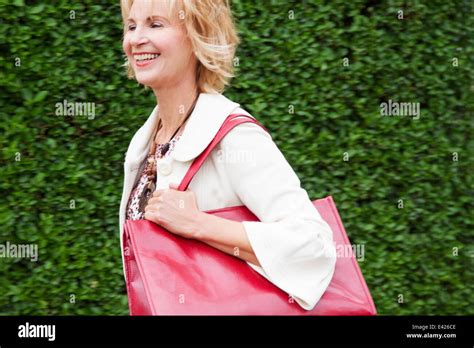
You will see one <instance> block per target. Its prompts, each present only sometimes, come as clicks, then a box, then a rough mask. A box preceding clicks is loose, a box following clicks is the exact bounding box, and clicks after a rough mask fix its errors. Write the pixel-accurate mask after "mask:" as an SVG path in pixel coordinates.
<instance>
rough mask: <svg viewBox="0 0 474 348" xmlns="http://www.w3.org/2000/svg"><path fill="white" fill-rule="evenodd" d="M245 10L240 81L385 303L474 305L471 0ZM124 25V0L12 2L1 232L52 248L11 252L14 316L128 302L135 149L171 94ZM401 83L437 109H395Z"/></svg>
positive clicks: (0, 16)
mask: <svg viewBox="0 0 474 348" xmlns="http://www.w3.org/2000/svg"><path fill="white" fill-rule="evenodd" d="M72 10H73V11H75V19H71V18H70V15H71V12H70V11H72ZM233 10H234V13H235V17H236V22H237V25H238V28H239V32H240V36H241V39H242V45H241V46H240V48H239V50H238V57H239V64H240V65H239V68H238V74H237V77H236V78H235V79H234V81H233V84H232V87H231V88H229V89H228V90H227V91H226V92H225V94H226V95H227V96H228V97H229V98H231V99H233V100H235V101H237V102H239V103H240V104H241V105H242V106H243V107H244V108H246V109H247V110H248V111H249V112H251V113H252V114H253V115H254V116H256V117H257V118H258V119H259V120H260V121H261V122H262V123H263V124H264V125H265V126H266V127H267V128H268V129H269V130H270V131H271V133H272V135H273V138H274V140H275V141H276V143H277V144H278V146H279V147H280V149H281V150H282V152H283V153H284V154H285V156H286V157H287V159H288V161H289V162H290V163H291V165H292V166H293V168H294V169H295V171H296V172H297V174H298V175H299V177H300V178H301V181H302V185H303V187H305V188H306V189H307V190H308V192H309V194H310V196H311V197H312V198H314V199H315V198H320V197H324V196H326V195H333V196H334V199H335V201H336V204H337V206H338V208H339V211H340V214H341V217H342V220H343V222H344V224H345V227H346V230H347V232H348V234H349V237H350V238H351V241H352V242H353V243H357V244H364V246H365V252H366V253H365V259H364V261H363V262H360V266H361V268H362V272H363V274H364V276H365V279H366V281H367V283H368V285H369V288H370V289H371V292H372V295H373V298H374V301H375V304H376V306H377V309H378V312H379V314H384V315H388V314H392V315H415V314H427V315H433V314H471V315H472V314H474V305H473V304H474V303H473V301H474V300H473V299H474V296H473V291H472V290H473V289H472V285H473V284H474V277H473V273H472V270H473V260H474V258H473V257H471V256H472V255H474V248H473V241H474V236H473V227H474V226H473V218H472V216H473V215H472V212H473V190H472V188H473V176H472V172H473V169H474V168H473V162H472V155H473V151H472V150H473V140H472V135H473V134H472V130H473V127H472V126H473V102H474V98H473V97H472V92H473V83H472V76H473V64H472V63H473V62H472V59H473V56H474V54H473V53H474V52H473V42H472V38H473V37H474V36H473V32H472V28H474V25H473V18H474V16H473V15H472V12H473V6H472V2H471V1H438V0H436V1H370V0H364V1H361V0H357V1H343V0H337V1H331V2H329V1H316V0H314V1H309V0H307V1H283V0H279V1H270V0H267V1H263V0H262V1H259V2H258V3H255V2H253V1H250V0H234V1H233ZM399 10H403V12H404V19H403V20H400V19H398V18H397V16H398V11H399ZM289 11H293V12H289ZM291 14H294V19H290V18H289V16H290V15H291ZM121 28H122V24H121V18H120V8H119V4H118V1H112V0H100V1H91V0H84V1H80V2H79V1H66V0H56V1H49V2H46V1H42V2H36V1H27V0H15V1H5V0H0V52H1V57H0V88H1V93H0V120H1V122H0V128H1V131H0V134H1V137H0V145H1V150H2V151H1V157H0V161H1V172H0V173H1V174H0V175H1V177H0V182H1V198H0V199H1V201H0V202H1V205H0V224H1V229H0V243H5V242H6V241H9V242H10V243H37V244H38V246H39V261H38V262H36V263H34V262H30V261H29V260H28V259H11V258H10V259H6V258H3V259H0V279H1V280H0V284H1V290H0V314H3V315H19V314H22V315H26V314H36V315H54V314H60V315H86V314H87V315H96V314H97V315H99V314H110V315H126V314H128V307H127V298H126V293H125V287H124V282H123V278H122V270H121V259H120V248H119V234H118V209H119V200H120V197H121V193H122V184H123V160H124V153H125V151H126V149H127V146H128V143H129V141H130V139H131V137H132V135H133V134H134V132H135V131H136V130H137V129H138V128H139V127H140V126H141V125H142V124H143V122H144V121H145V119H146V118H147V117H148V115H149V113H150V111H151V110H152V108H153V107H154V102H155V99H154V96H153V94H152V93H151V91H149V90H146V89H144V88H142V87H140V86H138V85H137V83H136V82H135V81H132V80H128V79H127V78H126V76H125V72H124V70H123V68H122V67H121V65H122V63H123V53H122V51H121V35H122V32H121V30H122V29H121ZM16 58H20V59H21V66H19V67H18V66H15V59H16ZM343 58H349V66H344V65H343ZM453 58H457V59H458V62H459V64H458V66H453ZM64 99H66V100H68V101H73V102H93V103H95V104H96V117H95V118H94V119H87V118H85V117H82V118H81V117H61V116H56V115H55V104H56V103H57V102H62V101H63V100H64ZM389 99H391V100H394V101H400V102H419V103H420V104H421V118H420V119H419V120H413V119H412V118H410V117H381V116H380V103H381V102H384V101H387V100H389ZM290 106H292V107H294V113H290V112H289V108H290ZM18 152H19V153H20V154H21V161H15V155H16V154H17V153H18ZM454 152H456V153H457V154H458V156H459V159H458V161H453V153H454ZM344 153H347V154H348V155H349V160H348V161H344V160H343V159H344V157H343V156H344ZM400 199H402V200H403V202H404V208H403V209H399V208H398V201H399V200H400ZM70 200H74V201H75V206H76V207H75V209H70ZM453 248H457V249H453ZM455 250H457V251H458V253H457V255H456V252H455ZM71 295H74V296H75V303H71V302H70V299H71ZM400 295H403V303H400V301H399V300H400V297H399V296H400Z"/></svg>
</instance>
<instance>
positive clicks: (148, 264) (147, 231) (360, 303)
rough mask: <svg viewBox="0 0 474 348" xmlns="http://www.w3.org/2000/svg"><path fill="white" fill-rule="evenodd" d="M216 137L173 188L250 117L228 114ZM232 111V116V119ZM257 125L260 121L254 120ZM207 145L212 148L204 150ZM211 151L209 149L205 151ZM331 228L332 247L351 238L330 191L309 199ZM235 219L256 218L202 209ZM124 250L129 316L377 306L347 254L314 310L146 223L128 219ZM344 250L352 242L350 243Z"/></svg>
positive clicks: (359, 310)
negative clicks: (314, 199) (328, 194)
mask: <svg viewBox="0 0 474 348" xmlns="http://www.w3.org/2000/svg"><path fill="white" fill-rule="evenodd" d="M231 116H232V117H229V119H230V120H233V122H234V123H233V124H230V123H227V122H225V123H224V125H223V126H222V127H221V129H220V130H219V132H218V134H217V136H216V138H215V139H214V140H216V139H218V140H217V141H213V142H211V144H210V145H209V147H208V148H207V149H206V151H205V152H204V153H203V154H201V155H200V156H199V157H198V158H197V159H196V160H195V161H194V162H193V164H192V166H191V168H190V170H189V171H188V173H187V175H186V176H185V178H184V179H183V181H182V182H181V185H180V186H179V189H181V190H183V189H186V187H187V186H188V184H189V182H190V180H191V179H192V176H193V175H194V174H195V173H196V172H197V170H198V169H199V167H200V165H201V164H202V163H203V161H204V160H202V161H200V159H202V158H204V159H205V157H206V156H207V155H208V154H209V153H210V151H211V150H212V148H213V146H215V145H216V144H217V143H218V142H219V140H220V138H221V137H222V136H223V135H225V133H226V132H228V131H229V130H230V129H232V128H233V127H235V125H237V124H240V123H242V122H249V121H250V122H254V123H256V121H254V120H251V119H250V118H248V117H244V118H242V117H238V116H240V115H231ZM234 116H235V117H234ZM257 124H258V123H257ZM209 149H211V150H209ZM208 150H209V151H208ZM313 204H314V206H315V209H317V210H318V211H319V213H320V214H321V216H322V218H323V219H324V220H325V221H326V222H327V223H328V224H329V225H330V227H331V229H332V231H333V238H334V242H335V243H336V246H341V247H343V248H344V249H345V248H346V247H349V245H350V242H349V239H348V237H347V234H346V232H345V230H344V227H343V225H342V222H341V219H340V217H339V214H338V212H337V209H336V206H335V204H334V201H333V199H332V197H331V196H329V197H326V198H324V199H319V200H316V201H313ZM206 213H208V214H214V215H217V216H220V217H223V218H226V219H230V220H234V221H258V219H257V217H256V216H255V215H254V214H253V213H252V212H251V211H250V210H249V209H247V208H246V207H245V206H238V207H228V208H223V209H217V210H212V211H207V212H206ZM124 233H125V235H124V238H123V248H124V255H125V268H126V274H127V279H126V282H127V292H128V298H129V309H130V314H131V315H375V314H376V309H375V306H374V303H373V301H372V298H371V295H370V292H369V289H368V288H367V284H366V283H365V280H364V278H363V276H362V273H361V271H360V268H359V265H358V263H357V261H356V259H355V258H354V256H353V255H349V257H348V256H347V255H344V256H346V257H338V258H337V261H336V269H335V273H334V276H333V278H332V281H331V283H330V285H329V287H328V288H327V290H326V292H325V293H324V295H323V296H322V297H321V299H320V301H319V302H318V304H317V305H316V306H315V308H314V309H312V310H310V311H306V310H304V309H303V308H301V307H300V306H299V305H298V304H297V303H296V301H289V296H288V294H286V293H285V292H284V291H282V290H281V289H279V288H278V287H276V286H275V285H274V284H272V283H271V282H269V281H268V280H267V279H265V278H264V277H263V276H261V275H260V274H259V273H257V272H256V271H254V270H253V269H252V268H251V267H250V266H249V265H248V264H247V263H246V262H244V261H242V260H240V259H238V258H237V257H234V256H231V255H227V254H225V253H223V252H221V251H219V250H217V249H215V248H213V247H211V246H209V245H207V244H204V243H202V242H200V241H196V240H190V239H185V238H182V237H180V236H177V235H175V234H172V233H170V232H168V231H166V230H165V229H163V228H162V227H160V226H158V225H156V224H154V223H153V222H150V221H147V220H138V221H131V220H127V221H126V222H125V226H124ZM349 248H350V247H349Z"/></svg>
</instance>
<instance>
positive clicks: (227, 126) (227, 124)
mask: <svg viewBox="0 0 474 348" xmlns="http://www.w3.org/2000/svg"><path fill="white" fill-rule="evenodd" d="M246 122H251V123H255V124H257V125H259V126H260V127H262V128H263V129H264V130H265V131H266V132H268V130H267V129H266V128H265V127H264V126H263V125H261V124H260V123H259V122H258V121H257V120H256V119H254V118H253V117H251V116H249V115H245V114H231V115H229V116H227V118H226V119H225V121H224V122H223V123H222V126H221V128H219V130H218V131H217V134H216V135H215V137H214V139H213V140H212V141H211V143H210V144H209V145H208V146H207V147H206V149H205V150H204V151H203V152H202V153H201V154H200V155H199V156H198V157H196V158H195V159H194V161H193V163H192V164H191V166H190V167H189V170H188V172H187V173H186V175H185V176H184V178H183V180H182V181H181V184H180V185H179V186H178V191H186V189H187V188H188V185H189V183H190V182H191V180H192V178H193V177H194V175H195V174H196V173H197V172H198V170H199V168H201V166H202V165H203V163H204V161H205V160H206V158H207V156H208V155H209V154H210V153H211V151H212V150H213V149H214V148H215V147H216V145H217V144H219V142H220V141H221V140H222V138H224V137H225V136H226V134H227V133H229V132H230V131H231V130H232V129H233V128H234V127H236V126H238V125H239V124H242V123H246Z"/></svg>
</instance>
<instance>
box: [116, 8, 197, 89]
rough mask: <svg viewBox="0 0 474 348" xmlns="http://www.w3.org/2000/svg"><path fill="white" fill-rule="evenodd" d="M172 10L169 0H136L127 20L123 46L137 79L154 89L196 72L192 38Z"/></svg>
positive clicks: (173, 83) (193, 74)
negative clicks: (170, 9) (172, 13)
mask: <svg viewBox="0 0 474 348" xmlns="http://www.w3.org/2000/svg"><path fill="white" fill-rule="evenodd" d="M169 12H170V11H169V9H168V5H167V1H153V0H135V1H134V2H133V5H132V7H131V9H130V14H129V17H128V19H127V20H126V24H125V34H124V39H123V50H124V52H125V54H126V55H127V58H128V61H129V64H130V66H131V68H132V69H133V71H134V73H135V78H136V79H137V81H138V82H139V83H141V84H143V85H145V86H148V87H150V88H152V89H160V88H163V87H166V86H172V85H177V84H179V83H180V81H182V80H183V78H184V77H185V76H193V77H194V79H195V75H196V66H197V59H196V57H195V55H194V53H193V49H192V45H191V42H190V40H189V39H188V37H187V35H186V31H185V28H184V26H183V25H182V23H180V19H179V18H178V16H177V15H176V16H171V17H169V16H168V14H169ZM190 74H191V75H190Z"/></svg>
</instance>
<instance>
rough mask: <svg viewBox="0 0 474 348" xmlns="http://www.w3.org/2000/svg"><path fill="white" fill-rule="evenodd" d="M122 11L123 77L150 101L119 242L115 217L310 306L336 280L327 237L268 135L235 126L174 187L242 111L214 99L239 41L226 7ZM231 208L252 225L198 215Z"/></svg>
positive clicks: (185, 4)
mask: <svg viewBox="0 0 474 348" xmlns="http://www.w3.org/2000/svg"><path fill="white" fill-rule="evenodd" d="M121 6H122V15H123V19H124V24H125V28H124V40H123V49H124V51H125V53H126V56H127V58H128V69H129V73H130V74H131V76H133V77H134V78H135V79H136V80H137V81H138V82H139V83H140V84H143V85H145V86H147V87H149V88H151V89H152V90H153V93H154V94H155V96H156V101H157V105H158V106H157V107H155V109H154V110H153V112H152V113H151V115H150V117H149V118H148V120H147V121H146V122H145V124H144V125H143V126H142V127H141V128H140V129H139V130H138V132H137V133H136V134H135V136H134V137H133V139H132V140H131V143H130V146H129V149H128V151H127V155H126V158H125V183H124V189H123V196H122V201H121V206H120V236H121V238H122V233H123V224H124V220H125V219H147V220H150V221H152V222H154V223H156V224H158V225H161V226H162V227H164V228H166V229H167V230H168V231H170V232H171V233H175V234H177V235H180V236H182V237H185V238H194V239H197V240H200V241H202V242H204V243H207V244H209V245H211V246H213V247H215V248H217V249H219V250H221V251H223V252H225V253H228V254H230V255H233V256H235V257H239V258H240V259H242V260H244V261H246V262H247V263H248V265H249V266H250V267H252V268H253V269H255V270H256V271H257V272H259V273H260V274H262V275H263V276H264V277H266V278H267V279H268V280H269V281H270V282H272V283H273V284H275V285H276V286H278V287H279V288H281V289H282V290H283V291H285V292H286V293H288V294H289V296H291V298H293V299H294V300H295V301H296V302H297V303H298V304H299V305H300V306H301V307H302V308H304V309H306V310H310V309H312V308H313V307H314V306H315V305H316V303H317V302H318V301H319V299H320V297H321V296H322V294H323V293H324V291H325V289H326V288H327V286H328V285H329V282H330V280H331V278H332V275H333V272H334V267H335V261H336V258H335V250H334V246H333V242H332V231H331V230H330V228H329V226H328V224H327V223H326V222H325V221H324V220H323V219H322V218H321V217H320V215H319V213H318V212H317V210H316V209H315V208H314V206H313V205H312V203H311V201H310V199H309V197H308V194H307V193H306V191H305V190H304V189H302V188H301V187H300V181H299V179H298V177H297V176H296V174H295V172H294V171H293V169H292V168H291V167H290V165H289V164H288V162H287V161H286V159H285V157H284V156H283V155H282V153H281V152H280V151H279V149H278V148H277V146H276V145H275V143H274V142H273V141H272V139H271V136H270V135H269V134H268V133H267V132H265V131H264V130H263V129H261V128H260V127H259V126H258V125H255V124H251V123H245V124H241V125H239V126H237V127H236V128H234V129H233V130H232V131H231V132H230V133H229V134H228V135H227V136H226V137H225V138H224V139H223V140H222V141H221V142H220V144H219V145H218V146H217V147H216V149H214V150H213V153H212V154H211V155H210V156H209V157H208V158H207V159H206V161H205V163H204V164H203V166H202V167H201V169H200V170H199V172H198V173H197V174H196V176H195V177H194V178H193V180H192V181H191V183H190V185H189V189H188V190H187V191H186V192H181V191H178V190H176V188H177V186H178V185H179V183H180V182H181V180H182V178H183V177H184V175H185V174H186V172H187V170H188V168H189V166H190V165H191V163H192V161H193V160H194V158H196V157H197V156H198V155H199V154H200V153H201V152H202V151H203V150H204V149H205V148H206V146H207V145H208V144H209V143H210V142H211V140H212V139H213V137H214V136H215V134H216V132H217V131H218V129H219V128H220V126H221V125H222V123H223V121H224V120H225V118H226V117H227V116H228V115H229V114H232V113H245V114H248V113H247V112H246V111H245V110H243V109H242V108H240V106H239V104H237V103H235V102H233V101H231V100H229V99H227V98H226V97H224V96H223V95H222V94H220V93H221V92H222V91H223V89H224V87H225V85H227V84H228V82H229V80H230V78H231V77H232V63H233V58H234V54H235V49H236V46H237V44H238V37H237V35H236V30H235V27H234V24H233V20H232V15H231V11H230V8H229V4H228V3H227V2H226V1H225V0H201V1H179V0H178V1H173V0H163V1H150V0H148V1H147V0H135V1H133V0H122V2H121ZM237 205H245V206H247V207H248V208H249V209H250V210H251V211H252V212H253V213H254V214H255V215H256V216H257V217H258V218H259V220H260V221H261V222H250V221H244V222H235V221H230V220H226V219H223V218H220V217H216V216H213V215H210V214H206V213H203V211H206V210H212V209H218V208H224V207H228V206H237ZM236 250H237V251H238V252H236ZM122 256H123V255H122Z"/></svg>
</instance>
